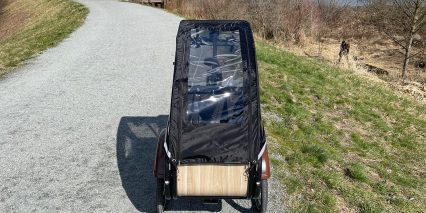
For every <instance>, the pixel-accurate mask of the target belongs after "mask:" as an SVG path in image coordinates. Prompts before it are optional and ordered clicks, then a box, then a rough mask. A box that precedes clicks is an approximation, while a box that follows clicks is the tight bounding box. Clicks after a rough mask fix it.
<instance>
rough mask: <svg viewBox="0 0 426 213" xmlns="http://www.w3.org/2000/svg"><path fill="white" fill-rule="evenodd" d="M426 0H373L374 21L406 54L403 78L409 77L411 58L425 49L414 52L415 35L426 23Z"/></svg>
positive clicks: (402, 52)
mask: <svg viewBox="0 0 426 213" xmlns="http://www.w3.org/2000/svg"><path fill="white" fill-rule="evenodd" d="M425 3H426V0H371V1H370V5H369V6H370V8H371V9H372V10H373V11H372V13H371V14H372V22H373V24H375V26H377V27H378V29H379V30H380V31H381V32H383V33H384V34H385V35H386V36H387V37H388V38H390V39H391V40H392V41H393V42H394V43H395V44H397V45H398V46H399V47H400V49H399V50H400V53H401V54H403V56H404V63H403V67H402V78H403V79H405V78H406V77H407V67H408V63H409V61H410V59H411V58H412V57H414V56H416V55H418V54H420V53H422V52H423V51H419V52H417V53H412V47H413V41H414V37H415V35H416V34H417V33H418V32H419V31H421V30H422V29H424V28H425V25H426V7H425Z"/></svg>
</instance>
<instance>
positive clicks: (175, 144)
mask: <svg viewBox="0 0 426 213" xmlns="http://www.w3.org/2000/svg"><path fill="white" fill-rule="evenodd" d="M258 82H259V80H258V72H257V64H256V53H255V47H254V40H253V35H252V31H251V29H250V25H249V23H248V22H246V21H217V20H215V21H187V20H184V21H181V23H180V26H179V30H178V34H177V37H176V55H175V69H174V78H173V89H172V98H171V108H170V119H169V126H168V128H169V129H168V140H167V142H166V144H165V148H166V151H170V152H169V153H168V154H169V155H170V156H171V157H172V158H173V159H175V160H176V161H178V162H180V163H184V164H188V163H249V162H254V161H256V160H258V154H259V153H260V152H261V149H262V147H263V145H264V143H265V136H264V132H263V128H262V125H261V117H260V103H259V102H260V101H259V83H258Z"/></svg>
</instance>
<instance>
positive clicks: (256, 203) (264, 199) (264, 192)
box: [251, 180, 268, 213]
mask: <svg viewBox="0 0 426 213" xmlns="http://www.w3.org/2000/svg"><path fill="white" fill-rule="evenodd" d="M261 188H262V189H261V192H260V199H252V200H251V204H252V206H253V209H254V210H256V211H257V212H259V213H266V212H267V209H268V180H262V182H261Z"/></svg>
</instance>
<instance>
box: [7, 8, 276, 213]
mask: <svg viewBox="0 0 426 213" xmlns="http://www.w3.org/2000/svg"><path fill="white" fill-rule="evenodd" d="M80 1H81V2H82V3H83V4H85V5H86V6H87V7H88V8H89V9H90V11H91V12H90V14H89V16H88V18H87V20H86V23H85V24H84V25H83V26H82V27H81V28H79V29H78V30H77V31H76V32H75V33H73V34H72V35H71V36H70V37H69V38H68V39H66V40H65V41H64V42H63V43H61V44H60V45H59V46H57V47H55V48H52V49H49V50H47V51H45V52H44V53H43V54H41V55H39V56H37V57H36V58H34V59H32V60H30V61H28V62H27V64H26V65H24V66H22V67H21V68H18V69H17V70H16V71H14V72H12V73H10V74H8V75H6V76H4V77H3V78H2V79H0V121H1V122H0V165H1V173H0V212H31V211H36V212H57V211H64V212H94V211H97V212H138V211H141V212H154V200H155V179H154V177H153V175H152V163H153V158H154V152H155V140H156V136H157V135H158V132H159V131H160V129H162V128H163V127H164V126H165V123H166V120H167V114H168V111H169V99H170V88H171V81H172V72H173V66H172V62H173V60H174V50H175V36H176V32H177V27H178V23H179V21H180V18H179V17H177V16H174V15H172V14H169V13H166V12H163V11H161V10H159V9H156V8H151V7H145V6H141V5H137V4H132V3H125V2H119V1H113V0H102V1H101V0H98V1H95V0H85V1H82V0H80ZM270 189H271V192H272V193H270V194H271V201H270V212H282V210H283V207H282V204H281V198H282V197H281V194H280V192H281V191H282V190H281V188H280V187H279V185H277V181H275V180H274V179H272V180H271V183H270ZM249 206H250V205H249V202H247V201H235V202H234V201H232V200H227V201H221V202H220V204H219V205H207V206H205V205H202V203H201V202H200V201H199V200H196V199H182V200H177V201H173V202H172V204H171V205H170V209H171V211H170V212H174V211H175V212H192V211H207V212H209V211H210V212H211V211H216V212H218V211H222V212H250V210H249Z"/></svg>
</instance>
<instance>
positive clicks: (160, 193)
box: [156, 178, 166, 213]
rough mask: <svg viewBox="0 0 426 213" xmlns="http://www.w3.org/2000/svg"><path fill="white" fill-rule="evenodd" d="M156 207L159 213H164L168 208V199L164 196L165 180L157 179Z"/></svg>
mask: <svg viewBox="0 0 426 213" xmlns="http://www.w3.org/2000/svg"><path fill="white" fill-rule="evenodd" d="M156 207H157V212H158V213H163V212H164V210H165V207H166V199H165V196H164V179H161V178H158V179H157V201H156Z"/></svg>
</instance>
